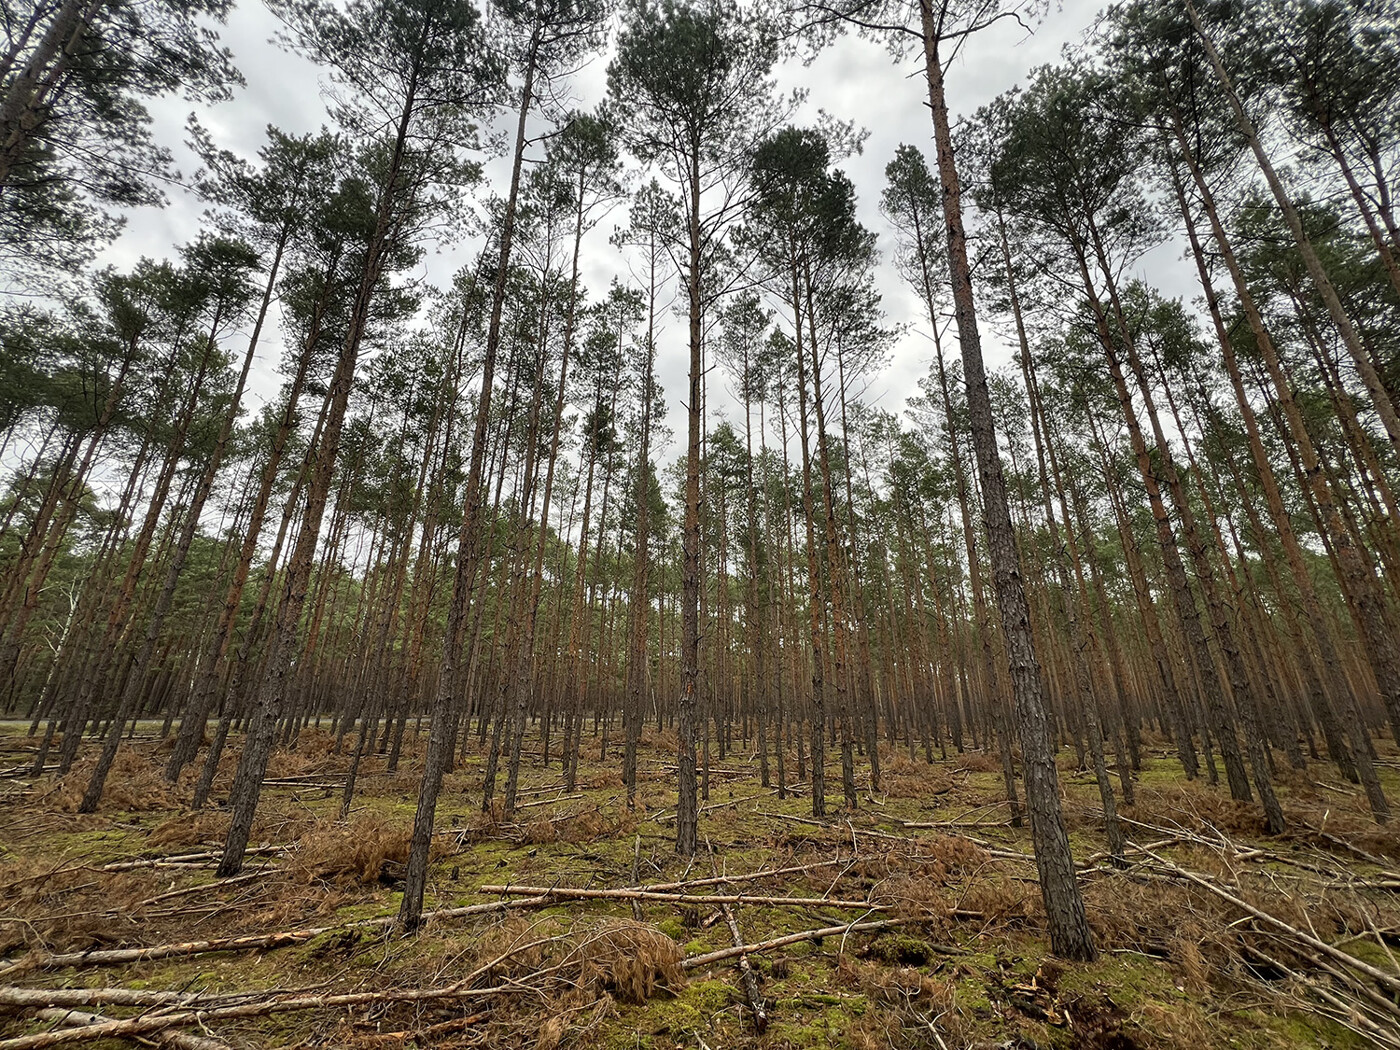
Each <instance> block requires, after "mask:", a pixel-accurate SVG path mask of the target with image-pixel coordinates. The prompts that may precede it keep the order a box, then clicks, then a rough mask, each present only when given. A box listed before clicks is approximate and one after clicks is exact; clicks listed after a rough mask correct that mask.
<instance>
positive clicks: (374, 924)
mask: <svg viewBox="0 0 1400 1050" xmlns="http://www.w3.org/2000/svg"><path fill="white" fill-rule="evenodd" d="M554 899H555V898H553V897H534V898H530V899H525V900H506V901H491V902H489V903H487V904H471V905H467V906H466V907H462V908H443V909H442V910H440V911H431V912H425V913H424V914H423V921H424V922H428V921H440V920H442V919H458V918H463V917H466V916H469V915H485V914H488V913H490V912H497V911H507V910H509V909H511V908H531V907H543V906H544V905H547V904H551V903H553V901H554ZM397 922H398V916H397V915H396V914H395V915H385V916H382V917H380V918H376V919H360V920H359V921H357V922H351V923H345V924H343V925H339V926H312V927H308V928H306V929H302V930H284V931H280V932H278V933H266V934H251V935H249V936H244V937H222V938H217V939H213V940H207V941H186V942H182V943H177V944H157V945H153V946H151V947H148V948H104V949H94V950H89V951H81V952H63V953H58V954H54V955H40V956H28V957H26V958H23V959H20V960H19V961H18V962H14V963H11V964H10V965H9V966H6V967H4V968H3V969H0V977H4V976H7V975H9V974H12V973H16V972H20V971H24V970H32V969H44V970H53V969H60V968H62V967H65V966H113V965H118V964H124V963H136V962H147V961H149V960H152V959H169V958H172V957H174V956H187V955H204V954H207V953H210V952H239V951H261V950H267V949H271V948H286V947H289V946H291V945H294V944H304V943H305V942H306V941H309V940H312V939H314V938H316V937H319V936H321V935H322V934H325V933H344V932H347V931H349V930H365V929H371V930H373V929H380V930H382V929H388V928H390V927H392V926H393V925H394V924H395V923H397ZM3 1045H4V1044H2V1043H0V1047H3Z"/></svg>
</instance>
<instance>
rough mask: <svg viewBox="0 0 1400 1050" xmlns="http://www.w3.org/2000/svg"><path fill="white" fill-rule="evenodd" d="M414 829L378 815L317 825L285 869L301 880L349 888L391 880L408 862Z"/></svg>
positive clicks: (304, 839) (294, 878) (294, 877)
mask: <svg viewBox="0 0 1400 1050" xmlns="http://www.w3.org/2000/svg"><path fill="white" fill-rule="evenodd" d="M411 831H412V829H411V828H409V827H407V826H405V825H404V824H401V823H397V824H396V823H393V822H391V821H390V820H388V819H387V818H386V817H381V816H377V815H371V816H360V817H356V818H355V819H354V820H352V821H349V822H346V823H339V824H328V825H318V826H317V827H315V828H313V829H312V830H311V831H308V832H307V833H306V834H305V835H303V836H302V837H301V840H300V842H298V844H297V848H296V850H295V851H294V852H293V853H292V855H291V857H290V858H288V860H287V862H286V868H287V870H288V872H289V873H290V875H291V877H292V879H293V881H297V882H301V883H313V882H326V883H330V884H332V885H335V886H341V887H348V886H370V885H374V884H375V883H378V882H390V881H392V880H393V879H394V878H395V877H396V876H397V875H398V874H399V873H400V871H399V869H401V868H402V867H403V865H404V864H405V863H406V862H407V861H408V844H409V838H410V836H411Z"/></svg>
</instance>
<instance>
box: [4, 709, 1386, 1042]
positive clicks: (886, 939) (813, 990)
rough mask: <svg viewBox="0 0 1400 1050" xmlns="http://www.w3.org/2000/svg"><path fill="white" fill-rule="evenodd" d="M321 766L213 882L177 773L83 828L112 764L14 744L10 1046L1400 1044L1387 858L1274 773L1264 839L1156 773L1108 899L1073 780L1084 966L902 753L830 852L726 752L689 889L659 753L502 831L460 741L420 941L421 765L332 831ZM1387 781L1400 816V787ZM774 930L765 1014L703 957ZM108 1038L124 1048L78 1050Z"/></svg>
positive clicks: (1348, 789)
mask: <svg viewBox="0 0 1400 1050" xmlns="http://www.w3.org/2000/svg"><path fill="white" fill-rule="evenodd" d="M143 731H144V729H143ZM351 742H353V738H351ZM333 744H334V740H333V738H332V737H331V736H330V735H329V734H328V733H325V732H318V731H310V732H308V733H306V734H304V735H303V736H302V738H301V739H300V741H299V742H298V744H297V746H296V749H295V750H294V751H290V752H285V751H284V752H280V753H278V754H276V755H275V756H274V758H273V764H272V768H271V770H270V771H269V775H268V782H267V784H266V786H265V790H264V792H263V800H262V804H261V806H260V809H259V816H258V823H257V826H256V828H255V830H254V836H253V847H254V851H253V852H252V853H251V854H250V857H249V861H248V864H247V866H246V867H245V869H244V872H243V873H242V874H241V875H239V876H237V877H236V878H233V879H229V880H225V881H222V882H219V881H216V880H215V879H214V876H213V867H214V863H215V859H216V858H217V850H218V848H219V846H220V845H221V844H222V839H223V834H224V830H225V828H226V824H227V818H226V817H225V816H224V815H223V814H221V813H220V812H219V810H218V809H217V808H214V809H210V810H208V811H205V812H200V813H190V812H188V811H186V810H185V809H183V808H182V806H181V800H182V798H183V797H186V795H187V790H186V788H185V787H184V785H183V783H182V786H181V788H180V789H178V790H173V791H172V790H169V789H167V787H166V786H165V784H164V781H163V780H162V779H161V776H160V770H161V768H162V765H163V759H164V757H165V755H166V753H167V750H166V745H163V744H161V743H160V742H158V741H157V740H155V739H154V737H153V736H152V737H151V738H139V737H138V738H137V739H136V740H135V741H133V742H132V743H130V744H129V745H128V746H126V747H124V748H123V750H122V752H121V754H120V756H119V759H118V765H117V768H116V769H115V770H114V772H113V774H112V776H111V777H110V779H109V781H108V794H107V798H106V800H105V801H104V804H103V806H102V808H101V810H100V812H98V813H97V814H94V815H90V816H83V815H78V814H77V813H76V812H75V810H76V807H77V801H78V799H79V798H80V797H81V793H82V790H83V787H84V784H85V782H86V779H87V775H88V771H89V769H90V768H91V763H92V762H93V760H94V757H93V755H91V754H90V753H88V752H84V754H83V756H82V757H80V760H79V763H78V765H77V766H75V768H74V770H73V772H72V773H71V774H70V775H69V776H68V777H67V778H64V779H63V780H56V779H54V778H53V777H52V776H45V777H42V778H40V779H38V780H31V779H30V778H29V777H28V775H27V773H26V771H25V769H26V766H27V764H28V763H29V762H31V761H32V755H33V746H34V741H33V740H31V739H30V738H28V737H27V736H26V735H25V734H24V728H23V727H19V726H13V727H11V728H8V729H4V728H0V1050H20V1048H36V1050H37V1048H39V1047H44V1046H54V1045H66V1044H67V1042H68V1041H70V1040H72V1041H75V1042H76V1041H79V1040H83V1041H87V1045H89V1046H93V1047H104V1046H111V1047H116V1046H129V1045H132V1043H131V1041H130V1040H131V1039H132V1038H136V1037H139V1038H143V1039H146V1040H148V1043H147V1045H160V1046H166V1047H182V1048H185V1050H216V1048H219V1047H247V1048H254V1047H256V1048H271V1047H291V1046H325V1047H355V1048H370V1047H384V1048H398V1047H410V1046H411V1047H426V1046H442V1047H451V1046H460V1047H478V1046H491V1047H495V1046H502V1047H505V1046H519V1047H539V1048H542V1050H552V1048H554V1047H585V1046H586V1047H590V1048H593V1050H605V1048H617V1050H623V1048H633V1050H642V1048H652V1050H662V1048H670V1047H687V1048H693V1050H722V1048H729V1047H750V1046H751V1047H765V1048H773V1050H786V1048H809V1047H810V1048H817V1047H836V1048H850V1050H904V1048H920V1047H929V1048H935V1050H959V1048H966V1047H984V1048H990V1047H1003V1048H1026V1050H1029V1048H1033V1047H1040V1048H1050V1047H1084V1048H1091V1050H1092V1048H1103V1050H1108V1048H1116V1050H1132V1048H1144V1050H1146V1048H1158V1047H1160V1048H1190V1050H1205V1048H1208V1047H1224V1046H1231V1047H1244V1048H1259V1050H1263V1048H1273V1047H1278V1048H1283V1047H1301V1046H1317V1047H1334V1048H1346V1047H1365V1046H1373V1045H1377V1046H1384V1047H1400V1006H1397V1002H1400V831H1397V830H1396V829H1395V826H1394V825H1391V826H1390V827H1387V828H1378V827H1377V826H1376V825H1375V824H1373V823H1372V822H1370V821H1369V820H1368V819H1367V817H1366V811H1365V802H1364V798H1363V797H1362V796H1361V794H1360V793H1359V791H1358V790H1357V789H1355V788H1353V787H1352V786H1350V785H1347V784H1345V783H1343V782H1342V781H1340V779H1339V778H1338V777H1337V776H1336V775H1335V772H1334V770H1333V769H1332V767H1330V766H1327V765H1326V764H1324V763H1314V764H1313V765H1312V766H1311V767H1310V769H1309V770H1308V773H1307V774H1306V775H1303V774H1298V773H1293V772H1290V771H1288V770H1286V769H1282V768H1281V769H1280V771H1279V775H1278V781H1279V785H1280V795H1281V798H1282V800H1283V804H1284V809H1285V812H1286V814H1287V816H1288V818H1289V821H1290V829H1289V831H1288V832H1287V833H1286V834H1284V835H1282V836H1278V837H1266V836H1265V835H1264V834H1263V832H1262V822H1261V819H1260V816H1259V814H1258V812H1257V808H1256V807H1252V806H1248V805H1242V804H1238V803H1234V802H1231V801H1230V800H1229V799H1228V797H1227V796H1226V794H1225V792H1224V789H1223V787H1210V786H1207V785H1206V784H1204V783H1190V782H1186V781H1185V780H1184V779H1183V778H1182V777H1181V774H1180V771H1179V766H1178V764H1177V763H1176V762H1175V760H1174V759H1172V758H1171V757H1169V756H1168V754H1167V752H1166V751H1165V750H1164V748H1163V747H1161V746H1160V743H1159V744H1158V745H1157V746H1149V747H1147V748H1145V750H1144V761H1143V767H1142V769H1141V771H1140V773H1139V774H1138V776H1137V779H1136V784H1135V787H1136V793H1137V798H1136V805H1134V806H1124V807H1123V810H1122V812H1123V816H1124V817H1125V818H1126V827H1125V830H1126V832H1127V834H1128V837H1129V839H1130V842H1131V843H1132V845H1131V846H1130V848H1129V849H1128V851H1127V853H1126V858H1125V864H1124V865H1123V866H1122V867H1115V866H1114V865H1113V864H1111V863H1110V859H1109V858H1108V857H1107V855H1106V854H1105V852H1104V849H1105V847H1104V838H1103V829H1102V814H1101V812H1100V809H1099V805H1098V794H1097V788H1096V786H1095V784H1094V780H1093V778H1092V776H1091V775H1088V774H1086V773H1084V772H1082V771H1079V770H1077V769H1076V768H1075V756H1074V754H1073V752H1072V751H1068V750H1066V751H1064V752H1062V753H1061V756H1060V759H1061V770H1062V774H1063V776H1062V783H1063V785H1064V792H1065V803H1066V817H1067V820H1068V823H1069V827H1070V834H1071V840H1072V842H1073V845H1074V852H1075V857H1076V860H1077V861H1078V862H1079V863H1080V865H1081V867H1082V874H1081V885H1082V886H1083V890H1084V894H1085V900H1086V905H1087V909H1088V915H1089V921H1090V924H1091V926H1092V927H1093V930H1094V933H1095V936H1096V939H1097V941H1098V945H1099V948H1100V955H1099V958H1098V960H1097V961H1095V962H1093V963H1088V964H1079V963H1067V962H1063V961H1061V960H1057V959H1054V958H1052V957H1051V956H1050V955H1049V949H1048V942H1047V939H1046V935H1045V929H1044V916H1043V913H1042V910H1041V905H1040V899H1039V890H1038V886H1037V884H1036V881H1035V868H1034V865H1033V863H1032V862H1031V858H1030V857H1029V851H1030V834H1029V830H1028V829H1027V828H1024V827H1022V828H1015V827H1012V826H1011V825H1010V822H1009V821H1008V819H1007V815H1008V811H1007V809H1006V806H1005V804H1004V802H1003V801H1002V800H1001V780H1000V775H999V772H998V768H999V767H998V763H997V762H996V761H995V760H994V758H993V757H992V756H989V755H985V754H981V753H974V752H968V753H966V754H963V755H956V754H953V753H951V752H950V754H949V756H948V759H947V760H946V761H937V762H935V763H934V764H932V765H930V764H928V763H926V762H925V761H923V759H922V757H921V756H914V757H911V756H910V755H909V754H908V753H907V752H905V751H896V750H893V749H891V750H889V751H886V752H884V753H883V758H882V761H883V766H884V777H883V781H882V784H881V790H880V791H878V792H873V793H872V792H871V791H870V790H869V786H868V782H867V774H866V773H865V772H864V771H863V773H862V779H861V785H862V790H861V797H860V805H859V808H858V809H856V810H854V811H848V810H846V809H845V808H844V807H842V805H841V790H840V778H839V770H838V768H837V766H838V761H839V756H836V755H832V754H831V753H830V752H829V757H831V758H833V759H838V761H833V763H832V766H833V768H832V769H831V771H830V772H829V773H828V785H829V787H828V798H829V808H830V810H831V812H832V816H831V817H830V818H829V819H827V820H825V821H821V822H816V821H813V820H812V819H811V817H810V805H811V804H810V800H809V798H808V796H807V794H806V791H805V789H803V788H802V787H799V788H798V790H796V791H794V792H789V794H788V796H787V797H786V798H783V799H780V798H779V797H778V794H777V791H776V790H765V789H763V788H761V787H760V785H759V775H758V763H757V760H756V758H755V756H753V755H752V754H750V753H749V752H747V751H744V752H739V751H731V752H730V753H729V754H728V755H727V756H726V757H725V758H724V759H723V760H722V761H721V760H720V759H718V758H717V757H716V758H715V759H714V761H713V764H712V768H711V771H710V777H709V798H708V801H707V802H705V803H703V805H704V807H705V809H704V811H703V812H702V816H701V825H700V833H701V841H702V848H701V851H700V853H699V855H697V856H696V857H695V858H694V860H693V861H691V862H683V861H681V860H679V859H678V858H677V857H676V855H675V853H674V849H673V842H674V824H673V823H671V822H670V821H669V817H670V815H671V814H673V813H674V805H675V795H676V793H675V788H674V786H673V782H674V779H675V774H674V766H673V765H672V764H671V763H672V761H673V755H674V751H673V749H672V748H673V744H674V740H673V738H671V737H669V735H668V734H664V733H663V734H660V735H657V734H654V733H648V735H647V737H646V739H645V746H644V748H643V751H642V755H641V761H640V768H641V773H640V781H641V783H640V789H639V798H638V804H637V808H636V810H635V811H632V812H629V811H628V809H627V808H626V805H625V798H624V795H623V792H622V788H621V781H620V777H619V775H618V772H617V769H618V765H619V763H618V758H617V756H616V755H615V754H614V753H612V752H611V750H610V752H609V754H608V755H607V759H606V761H602V760H600V755H599V750H600V742H599V740H597V739H595V738H589V737H585V740H584V745H585V749H586V754H585V756H584V758H583V759H582V760H581V763H580V768H579V786H578V788H577V790H576V791H574V792H572V793H566V792H565V791H564V790H563V780H562V778H561V776H560V773H559V769H558V766H557V763H551V764H550V766H549V767H548V768H541V767H540V762H539V747H540V742H539V741H538V739H535V738H532V739H531V741H529V745H528V746H529V747H532V748H533V749H534V752H533V757H530V756H527V763H528V766H527V768H526V769H524V770H523V771H522V776H521V780H522V784H521V796H520V797H521V803H522V808H521V809H519V810H518V812H517V819H516V820H515V821H513V822H510V823H506V822H503V821H501V820H500V819H499V816H498V814H497V815H496V816H493V815H491V814H485V813H483V812H482V811H481V806H480V790H481V769H482V765H483V762H484V755H483V753H482V751H481V750H480V749H479V748H477V744H476V741H475V739H473V740H472V741H471V750H470V751H469V753H468V755H467V756H466V758H465V760H464V761H463V762H462V763H461V764H460V765H459V767H458V769H457V770H456V771H455V772H453V773H451V774H449V776H448V778H447V783H446V785H445V788H444V791H443V795H442V800H441V804H440V806H439V809H438V829H439V830H438V834H437V836H436V840H435V847H434V861H433V867H432V872H431V878H430V883H429V888H428V900H427V904H426V907H427V908H429V909H432V910H438V911H443V910H447V912H446V913H445V914H439V915H438V916H436V917H434V918H433V919H431V920H430V921H429V922H428V924H427V925H426V926H425V927H424V929H423V930H422V931H421V933H420V934H418V935H417V936H414V937H408V938H403V937H396V936H394V935H393V930H392V925H391V923H392V918H393V916H394V915H395V914H396V912H397V909H398V905H399V897H400V892H401V876H402V870H403V861H404V859H405V857H406V856H407V845H408V836H409V829H410V826H411V823H412V820H413V813H414V808H415V804H416V799H417V789H418V778H419V772H418V771H419V769H420V766H419V760H420V759H421V749H422V745H423V741H422V740H410V741H408V742H406V744H405V755H404V758H403V762H402V765H401V768H400V771H399V772H398V773H397V774H389V773H387V772H386V771H385V760H384V759H383V758H382V757H380V756H377V755H375V756H372V757H369V758H367V759H366V760H365V762H364V765H363V767H362V772H361V778H360V790H359V793H358V794H357V796H356V797H355V800H354V804H353V807H352V808H351V811H350V814H349V816H348V819H345V820H341V819H339V808H340V798H341V784H342V782H343V779H344V774H345V771H346V769H347V768H348V765H349V756H348V755H345V754H335V753H333ZM1381 757H1382V768H1383V771H1384V777H1385V783H1386V789H1387V791H1388V793H1389V794H1390V797H1391V798H1392V799H1400V760H1398V759H1397V755H1396V753H1395V752H1394V750H1393V749H1390V748H1389V747H1386V748H1384V749H1383V753H1382V756H1381ZM859 764H860V765H861V766H862V768H863V769H864V762H863V761H862V762H861V763H859ZM232 769H233V758H232V757H231V756H230V757H228V758H226V759H225V762H224V767H223V768H222V770H221V772H220V779H219V781H218V782H217V783H216V792H215V796H214V797H215V799H216V800H218V799H220V798H221V797H222V796H221V795H220V793H219V792H220V790H223V791H226V790H227V785H228V782H229V780H230V778H231V775H232ZM795 769H796V763H795V761H794V760H793V758H792V756H789V761H788V775H789V778H791V779H795V776H794V772H795ZM775 782H776V781H775ZM779 869H782V870H779ZM760 872H772V874H767V875H761V876H759V877H750V876H753V875H755V874H757V873H760ZM677 883H682V884H684V885H681V886H676V885H675V884H677ZM488 887H509V893H502V892H501V891H500V890H499V889H490V888H488ZM531 887H542V888H544V889H545V890H546V891H547V892H542V891H541V890H539V889H531ZM639 887H647V889H645V890H644V891H642V892H638V891H637V890H638V888H639ZM628 888H631V889H628ZM570 889H589V890H607V891H617V890H623V891H624V892H623V893H621V894H612V895H603V896H593V897H583V896H579V897H570V896H568V895H567V894H565V893H564V892H562V891H564V890H570ZM721 897H723V898H727V900H728V904H727V905H726V903H725V900H723V899H721ZM508 901H515V902H518V905H516V906H511V907H507V906H506V902H508ZM474 906H475V907H474ZM726 909H727V910H726ZM380 920H383V921H380ZM731 920H732V927H731ZM853 924H854V925H853ZM816 930H825V931H826V932H825V934H823V935H822V936H820V937H812V936H810V933H811V931H816ZM789 934H792V935H799V934H808V936H806V937H794V938H791V939H790V940H789V942H788V943H785V944H777V945H762V946H760V947H756V948H754V949H753V950H751V951H749V952H746V953H745V955H744V959H745V960H746V961H747V963H748V964H749V971H750V973H751V974H752V984H753V987H752V989H751V988H750V980H749V978H746V977H745V976H744V974H743V972H742V971H741V969H740V968H739V965H738V963H739V960H738V958H737V957H734V956H730V957H728V958H725V957H719V958H710V956H712V955H713V954H714V953H718V952H722V951H723V950H724V949H730V948H732V947H733V946H734V944H735V939H736V936H737V937H738V939H739V940H740V941H741V942H743V943H745V944H748V945H759V943H760V942H769V941H773V940H775V939H778V938H781V937H783V936H784V935H789ZM272 935H278V936H276V937H274V936H272ZM229 938H247V939H246V940H244V941H241V942H240V941H234V942H233V943H231V944H230V943H229V942H228V939H229ZM143 948H144V949H156V950H154V951H145V952H140V951H136V950H135V949H143ZM754 993H756V995H757V998H758V1000H759V1003H758V1005H759V1006H760V1007H761V1009H762V1010H763V1013H764V1017H763V1021H764V1022H766V1024H765V1025H764V1026H763V1027H764V1030H763V1031H762V1033H761V1034H760V1032H759V1031H758V1028H759V1027H760V1023H759V1018H758V1017H757V1016H756V1015H755V1013H754V1009H753V1006H754V1004H753V1003H752V1002H751V997H752V996H753V995H754ZM70 1011H71V1012H70ZM93 1014H98V1015H101V1016H102V1018H106V1019H107V1022H106V1023H105V1025H104V1026H103V1027H101V1028H93V1027H91V1026H92V1024H103V1022H102V1021H101V1020H100V1019H95V1018H93V1017H92V1016H90V1015H93ZM79 1024H83V1025H85V1026H86V1027H76V1026H77V1025H79ZM102 1032H107V1033H112V1034H114V1035H117V1036H120V1037H121V1039H120V1040H117V1039H110V1040H108V1041H105V1042H104V1041H100V1040H99V1041H91V1040H92V1039H93V1037H94V1036H96V1035H98V1034H99V1033H102Z"/></svg>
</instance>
